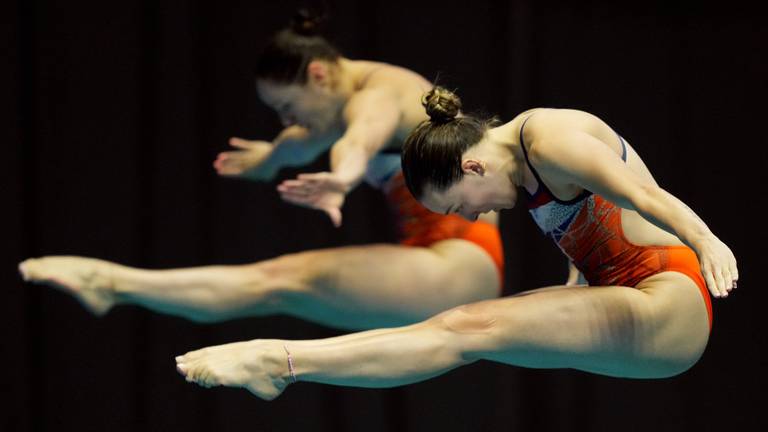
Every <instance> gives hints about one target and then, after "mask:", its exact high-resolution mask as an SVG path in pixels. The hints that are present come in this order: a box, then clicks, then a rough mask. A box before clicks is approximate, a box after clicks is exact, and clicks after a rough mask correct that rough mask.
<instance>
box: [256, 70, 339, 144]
mask: <svg viewBox="0 0 768 432" xmlns="http://www.w3.org/2000/svg"><path fill="white" fill-rule="evenodd" d="M256 86H257V90H258V92H259V98H260V99H261V100H262V101H263V102H264V103H265V104H267V105H268V106H270V107H271V108H272V109H273V110H275V112H277V115H278V116H280V121H281V122H282V123H283V126H286V127H288V126H291V125H299V126H303V127H306V128H307V129H309V130H311V131H314V132H324V131H326V130H328V129H330V128H331V127H332V126H334V125H335V124H336V123H338V121H339V114H340V112H341V111H340V109H341V105H340V103H339V98H337V97H335V95H334V94H333V93H332V91H331V90H330V89H329V88H328V87H326V86H321V85H317V83H315V82H313V81H308V82H307V83H306V84H279V83H275V82H272V81H263V80H259V81H258V82H257V85H256Z"/></svg>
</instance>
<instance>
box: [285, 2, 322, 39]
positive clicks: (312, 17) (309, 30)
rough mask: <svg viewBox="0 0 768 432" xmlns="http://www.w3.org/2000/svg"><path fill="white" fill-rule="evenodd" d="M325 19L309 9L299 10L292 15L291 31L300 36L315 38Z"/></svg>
mask: <svg viewBox="0 0 768 432" xmlns="http://www.w3.org/2000/svg"><path fill="white" fill-rule="evenodd" d="M325 18H326V15H325V14H320V13H315V12H313V11H311V10H309V8H301V9H299V10H297V11H296V13H295V14H294V15H293V19H292V20H291V30H293V31H294V33H296V34H300V35H302V36H316V35H318V34H319V33H320V27H321V25H322V24H323V22H324V21H325Z"/></svg>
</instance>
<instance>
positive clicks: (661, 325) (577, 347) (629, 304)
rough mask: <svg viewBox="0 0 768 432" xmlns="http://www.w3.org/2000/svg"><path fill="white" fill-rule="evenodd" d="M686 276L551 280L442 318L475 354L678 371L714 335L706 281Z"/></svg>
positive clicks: (541, 363) (627, 370)
mask: <svg viewBox="0 0 768 432" xmlns="http://www.w3.org/2000/svg"><path fill="white" fill-rule="evenodd" d="M680 276H681V278H677V277H674V276H673V277H671V278H669V277H667V278H660V279H657V280H654V281H650V282H649V283H647V284H646V286H645V287H644V289H636V288H629V287H621V286H607V287H582V286H580V287H549V288H546V289H542V290H536V291H533V292H526V293H521V294H520V295H517V296H513V297H507V298H504V299H498V300H491V301H485V302H480V303H476V304H472V305H466V306H461V307H459V308H457V309H454V310H452V311H449V312H446V313H443V314H441V315H439V316H438V317H435V318H434V319H437V320H440V321H441V322H442V323H443V324H444V325H445V326H447V327H449V328H451V329H452V331H453V332H454V333H456V334H457V338H458V340H460V341H461V342H459V343H462V344H464V348H463V350H464V351H465V352H467V353H468V355H469V356H471V357H473V358H483V359H488V360H494V361H499V362H502V363H507V364H512V365H517V366H525V367H533V368H575V369H581V370H585V371H588V372H593V373H599V374H605V375H611V376H622V377H663V376H670V375H674V374H677V373H680V372H682V371H684V370H686V369H688V368H689V367H690V366H691V365H693V364H694V363H695V362H696V361H697V360H698V358H699V357H700V355H701V353H702V352H703V350H704V347H705V346H706V342H707V338H708V321H707V315H706V308H705V307H704V306H703V300H701V296H700V294H699V292H698V288H697V287H696V285H695V284H694V283H693V282H692V281H690V279H687V278H686V277H685V276H683V275H680ZM689 283H690V284H689ZM466 329H475V330H472V331H464V330H466ZM476 329H481V331H479V332H478V331H476Z"/></svg>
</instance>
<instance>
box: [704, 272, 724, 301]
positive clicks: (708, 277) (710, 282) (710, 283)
mask: <svg viewBox="0 0 768 432" xmlns="http://www.w3.org/2000/svg"><path fill="white" fill-rule="evenodd" d="M701 275H702V276H704V280H705V281H706V282H707V289H709V292H710V293H712V296H713V297H715V298H719V297H720V291H718V290H717V284H716V283H715V278H714V277H713V276H712V272H710V271H709V270H706V269H704V270H703V271H702V272H701Z"/></svg>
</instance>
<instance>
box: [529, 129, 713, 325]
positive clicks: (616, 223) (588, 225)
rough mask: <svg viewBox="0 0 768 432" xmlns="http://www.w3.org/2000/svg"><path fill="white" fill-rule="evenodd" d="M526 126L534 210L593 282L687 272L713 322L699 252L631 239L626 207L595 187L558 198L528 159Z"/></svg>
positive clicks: (629, 282)
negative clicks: (626, 231) (626, 225)
mask: <svg viewBox="0 0 768 432" xmlns="http://www.w3.org/2000/svg"><path fill="white" fill-rule="evenodd" d="M528 118H530V117H528ZM527 120H528V119H526V121H527ZM523 127H525V122H523V125H522V126H521V128H520V144H521V146H522V147H523V154H524V155H525V160H526V162H527V163H528V167H529V168H530V169H531V172H532V173H533V175H534V177H536V180H537V181H538V183H539V185H538V190H537V191H536V193H534V194H533V195H530V194H529V196H528V197H529V202H528V210H529V212H530V213H531V216H533V219H534V220H535V221H536V224H537V225H538V226H539V228H540V229H541V230H542V231H543V232H544V234H546V235H547V236H548V237H550V238H552V239H553V240H554V241H555V243H556V244H557V245H558V246H559V247H560V250H562V251H563V253H565V255H566V256H568V258H569V259H570V260H571V261H572V262H573V263H574V265H575V266H576V268H578V269H579V271H581V272H582V274H583V275H584V277H585V278H586V280H587V281H588V282H589V284H590V285H596V286H606V285H622V286H628V287H635V286H637V285H638V284H639V283H640V282H641V281H643V280H644V279H646V278H648V277H650V276H653V275H655V274H657V273H661V272H664V271H676V272H679V273H683V274H685V275H686V276H688V277H690V278H691V279H692V280H693V281H694V282H695V283H696V285H698V287H699V291H701V295H702V297H704V303H705V304H706V307H707V314H708V316H709V326H710V328H711V327H712V301H711V300H710V297H709V292H708V291H707V286H706V283H705V281H704V277H703V276H702V275H701V270H700V268H701V267H700V265H699V260H698V258H697V257H696V253H695V252H694V251H693V250H692V249H691V248H689V247H688V246H638V245H635V244H633V243H631V242H629V241H628V240H627V238H626V237H625V236H624V231H623V229H622V227H621V208H619V207H617V206H616V205H614V204H613V203H611V202H610V201H608V200H606V199H604V198H603V197H601V196H599V195H595V194H593V193H591V192H589V191H586V190H585V191H584V192H582V193H581V194H580V195H579V196H577V197H576V198H574V199H572V200H568V201H562V200H559V199H557V198H555V196H554V195H553V194H552V192H551V191H550V190H549V189H548V188H547V186H546V185H545V184H544V183H543V182H542V181H541V178H540V177H539V174H538V173H537V172H536V170H535V169H534V168H533V165H531V163H530V161H528V152H527V150H526V149H525V145H524V144H523ZM619 140H620V142H621V145H622V148H623V150H624V152H623V154H622V157H621V158H622V159H623V160H624V161H625V162H626V156H627V149H626V145H625V144H624V140H623V139H622V138H621V137H620V136H619Z"/></svg>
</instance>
